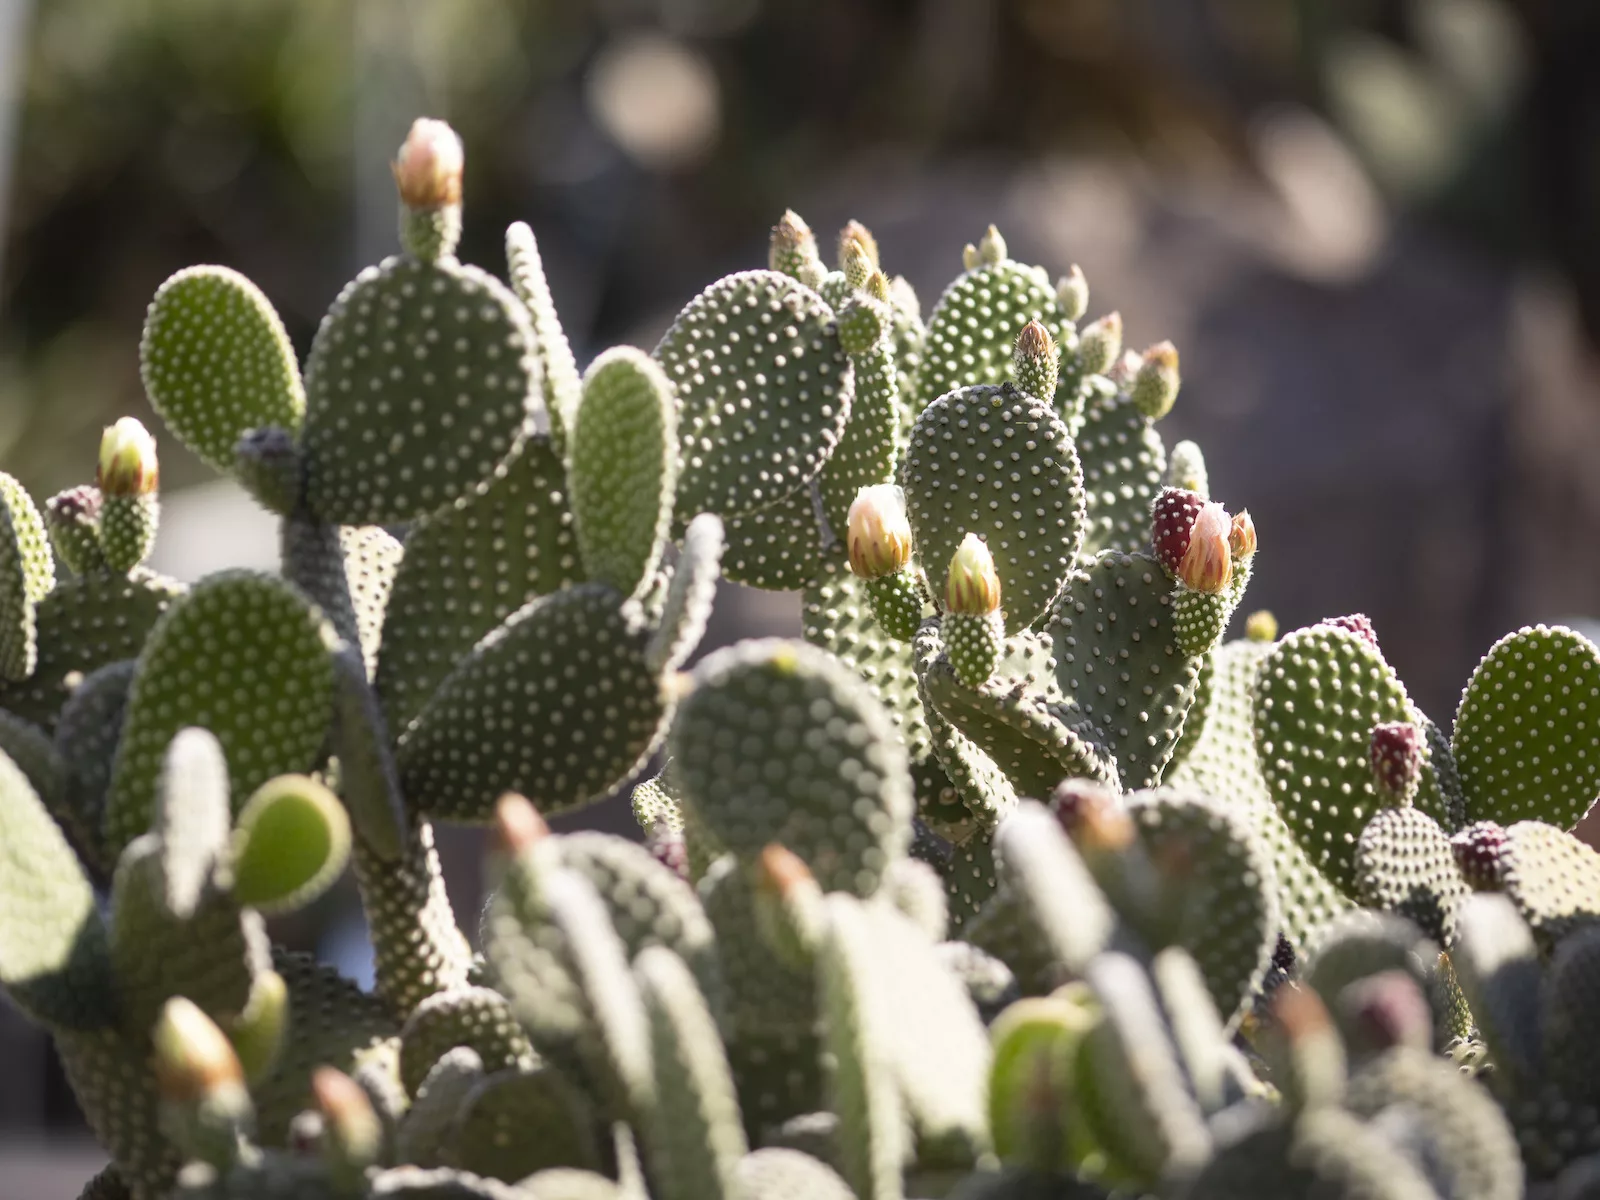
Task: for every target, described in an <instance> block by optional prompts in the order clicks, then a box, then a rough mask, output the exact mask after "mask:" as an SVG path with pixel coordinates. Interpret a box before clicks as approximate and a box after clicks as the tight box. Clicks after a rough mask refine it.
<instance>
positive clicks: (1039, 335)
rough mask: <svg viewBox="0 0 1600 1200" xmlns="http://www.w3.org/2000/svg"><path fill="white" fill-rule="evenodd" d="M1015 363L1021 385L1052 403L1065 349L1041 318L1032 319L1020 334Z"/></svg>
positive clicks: (1041, 398) (1028, 391)
mask: <svg viewBox="0 0 1600 1200" xmlns="http://www.w3.org/2000/svg"><path fill="white" fill-rule="evenodd" d="M1012 362H1013V365H1014V366H1015V368H1016V373H1017V387H1019V388H1020V389H1022V391H1023V392H1024V393H1025V394H1026V395H1029V396H1032V397H1034V398H1035V399H1036V400H1043V401H1045V402H1046V403H1050V402H1051V401H1053V400H1054V399H1055V394H1056V382H1057V380H1058V379H1059V377H1060V371H1061V350H1060V348H1059V347H1058V346H1057V345H1056V340H1055V338H1053V337H1051V336H1050V331H1049V330H1048V329H1046V328H1045V327H1044V326H1043V325H1041V324H1040V323H1039V322H1038V321H1029V322H1028V323H1027V324H1026V325H1024V326H1023V327H1022V332H1021V333H1019V334H1018V335H1017V344H1016V348H1015V350H1014V352H1013V355H1012Z"/></svg>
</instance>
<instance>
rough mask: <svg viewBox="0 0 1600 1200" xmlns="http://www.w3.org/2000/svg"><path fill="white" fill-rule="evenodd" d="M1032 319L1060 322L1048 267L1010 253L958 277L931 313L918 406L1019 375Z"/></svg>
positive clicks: (918, 380) (1049, 325)
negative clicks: (1019, 349) (1025, 330)
mask: <svg viewBox="0 0 1600 1200" xmlns="http://www.w3.org/2000/svg"><path fill="white" fill-rule="evenodd" d="M1029 321H1040V322H1042V323H1043V324H1044V326H1045V327H1046V328H1047V329H1055V328H1057V327H1058V326H1059V325H1060V316H1059V308H1058V305H1057V304H1056V296H1055V289H1054V288H1053V287H1051V286H1050V280H1049V277H1048V276H1047V275H1045V273H1044V272H1043V271H1039V270H1035V269H1034V268H1032V267H1027V266H1024V265H1023V264H1022V263H1019V262H1016V261H1014V260H1011V259H1006V260H1004V261H1002V262H998V263H994V264H986V265H983V266H979V267H977V268H975V269H973V270H970V271H967V272H966V273H964V274H963V275H961V276H960V277H958V278H957V279H956V280H955V281H954V282H953V283H951V284H950V286H949V287H947V288H946V289H945V290H944V293H943V294H942V295H941V296H940V297H939V299H938V302H937V303H936V304H935V305H934V306H933V312H932V313H930V314H929V316H928V326H927V332H926V334H925V335H924V338H923V340H922V345H921V347H920V358H921V364H920V366H919V367H918V370H917V377H916V409H917V411H921V410H922V409H923V408H926V407H927V406H928V405H929V404H931V403H933V401H934V400H935V399H937V398H938V397H940V396H942V395H944V394H945V393H946V392H948V391H950V390H951V389H952V388H958V387H962V386H964V385H969V384H1000V383H1003V382H1005V381H1006V380H1008V379H1011V378H1013V375H1014V372H1015V364H1014V363H1013V362H1012V349H1013V347H1014V346H1015V344H1016V340H1017V334H1018V333H1020V332H1021V331H1022V327H1023V326H1024V325H1026V324H1027V323H1028V322H1029ZM1046 399H1049V397H1046ZM947 561H948V560H947Z"/></svg>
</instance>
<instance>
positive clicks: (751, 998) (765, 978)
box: [700, 854, 817, 1120]
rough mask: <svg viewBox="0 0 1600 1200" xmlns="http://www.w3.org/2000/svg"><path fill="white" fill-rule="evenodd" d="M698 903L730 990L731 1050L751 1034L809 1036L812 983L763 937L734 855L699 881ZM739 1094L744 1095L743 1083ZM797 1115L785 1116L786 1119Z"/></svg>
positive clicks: (750, 893) (785, 1099)
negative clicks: (713, 935) (733, 1034)
mask: <svg viewBox="0 0 1600 1200" xmlns="http://www.w3.org/2000/svg"><path fill="white" fill-rule="evenodd" d="M700 899H701V902H702V903H703V904H704V905H705V911H706V917H707V918H708V919H709V920H710V922H711V925H712V927H713V928H714V929H715V930H716V933H717V946H718V951H719V954H720V956H721V960H722V975H723V979H724V981H725V982H726V986H727V1004H726V1008H727V1013H728V1020H727V1024H728V1025H730V1026H731V1027H732V1029H733V1030H735V1031H736V1032H737V1034H738V1035H739V1036H737V1037H734V1038H731V1039H730V1049H732V1050H735V1051H736V1050H737V1049H738V1045H737V1043H738V1041H739V1040H740V1038H742V1037H743V1036H744V1035H746V1034H747V1033H749V1032H751V1031H760V1032H762V1033H765V1034H770V1035H794V1036H796V1037H804V1036H809V1035H810V1034H811V1033H812V1031H813V1029H814V1028H815V1025H816V1020H817V1001H816V988H815V986H814V984H813V980H812V978H811V976H810V975H809V974H808V973H807V972H806V971H804V970H801V969H800V968H799V967H797V966H795V965H794V964H792V963H790V962H788V961H787V960H785V959H783V958H780V957H779V956H778V955H777V954H776V953H775V952H774V951H773V949H772V948H771V947H770V946H769V945H768V943H767V941H766V939H765V938H764V937H763V936H762V933H761V929H760V923H759V921H758V920H757V917H756V898H755V889H754V887H753V886H752V884H751V881H750V879H749V877H748V873H747V871H746V870H745V868H744V867H743V866H741V864H740V863H739V860H738V859H737V858H735V857H734V856H733V855H731V854H730V855H726V856H725V857H723V858H721V859H719V860H718V861H717V862H715V863H714V864H712V866H711V869H710V870H709V871H707V872H706V875H705V878H704V879H702V880H701V881H700ZM739 1065H740V1063H739V1061H738V1057H737V1054H735V1058H734V1066H735V1068H736V1069H737V1068H738V1067H739ZM813 1065H814V1064H813ZM740 1090H741V1092H743V1091H744V1090H745V1088H744V1084H743V1083H741V1084H740ZM790 1099H796V1100H797V1101H798V1100H799V1099H800V1097H798V1096H793V1095H791V1093H789V1092H787V1091H785V1092H783V1093H782V1101H783V1102H788V1101H789V1100H790ZM749 1101H750V1097H748V1096H747V1097H745V1103H746V1105H747V1106H748V1104H749ZM813 1107H814V1106H813ZM795 1111H796V1112H805V1111H807V1110H806V1109H804V1108H800V1109H796V1110H795ZM765 1115H766V1116H767V1117H768V1118H770V1117H771V1114H770V1113H769V1114H765ZM793 1115H794V1113H793V1112H786V1113H784V1114H783V1117H788V1116H793ZM777 1119H779V1120H781V1119H782V1117H779V1118H777Z"/></svg>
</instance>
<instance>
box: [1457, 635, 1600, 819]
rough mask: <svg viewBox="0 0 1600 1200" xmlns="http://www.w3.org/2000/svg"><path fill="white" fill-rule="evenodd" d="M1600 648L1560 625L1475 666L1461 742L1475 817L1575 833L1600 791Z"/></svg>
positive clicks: (1507, 641) (1506, 644)
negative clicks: (1540, 824)
mask: <svg viewBox="0 0 1600 1200" xmlns="http://www.w3.org/2000/svg"><path fill="white" fill-rule="evenodd" d="M1597 732H1600V649H1596V647H1595V645H1594V643H1593V642H1591V641H1590V640H1589V639H1588V638H1586V637H1584V636H1582V635H1581V634H1577V633H1574V632H1573V631H1572V630H1570V629H1564V628H1562V627H1560V626H1556V627H1555V628H1549V627H1546V626H1544V625H1538V626H1534V627H1533V628H1523V629H1519V630H1518V631H1517V632H1515V633H1510V634H1507V635H1506V636H1505V637H1503V638H1501V639H1500V640H1499V641H1498V642H1496V643H1495V644H1494V645H1493V646H1492V647H1491V648H1490V650H1489V653H1488V654H1486V655H1484V656H1483V661H1482V662H1480V663H1479V664H1478V666H1477V669H1476V670H1475V671H1473V673H1472V678H1471V679H1470V680H1469V681H1468V683H1467V686H1466V689H1465V690H1464V691H1463V692H1462V693H1461V706H1460V708H1459V709H1457V710H1456V723H1455V732H1454V735H1453V738H1452V746H1453V748H1454V750H1455V758H1456V766H1457V768H1458V769H1459V771H1460V773H1461V785H1462V788H1463V790H1465V792H1466V794H1467V797H1468V808H1469V813H1468V815H1469V816H1470V817H1471V819H1472V820H1474V821H1498V822H1499V823H1500V824H1502V825H1509V824H1511V823H1512V822H1513V821H1522V820H1537V821H1548V822H1550V823H1551V824H1552V825H1559V826H1561V827H1562V828H1563V829H1570V828H1572V827H1573V826H1574V825H1576V824H1577V823H1578V819H1579V818H1580V817H1582V816H1583V814H1584V813H1585V812H1587V811H1588V810H1589V806H1590V805H1591V804H1593V803H1594V799H1595V796H1596V795H1600V750H1597V749H1596V747H1595V739H1596V734H1597Z"/></svg>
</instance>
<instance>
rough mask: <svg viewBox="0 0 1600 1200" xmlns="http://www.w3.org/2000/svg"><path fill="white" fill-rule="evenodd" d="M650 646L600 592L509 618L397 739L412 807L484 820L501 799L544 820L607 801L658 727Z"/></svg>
mask: <svg viewBox="0 0 1600 1200" xmlns="http://www.w3.org/2000/svg"><path fill="white" fill-rule="evenodd" d="M645 643H646V631H645V630H643V629H642V628H639V627H637V626H636V624H635V623H634V622H632V621H631V620H630V619H629V618H628V616H627V614H626V613H625V612H624V611H623V609H622V606H621V600H620V597H619V596H618V595H617V593H615V592H614V591H612V590H611V589H610V588H608V587H605V586H603V585H600V584H586V585H583V586H582V587H577V588H572V589H570V590H568V591H565V592H561V593H559V594H557V595H554V596H547V597H545V598H544V599H542V600H536V601H534V602H533V603H532V604H530V605H528V606H527V607H526V608H524V609H522V610H521V611H520V612H518V613H516V614H514V615H513V616H512V617H511V618H510V619H509V620H507V621H506V623H505V624H504V625H502V626H501V627H500V629H499V630H497V631H496V632H495V633H494V634H493V635H492V636H490V637H487V638H485V639H484V640H483V642H482V643H480V644H479V645H478V647H477V649H475V650H474V651H473V652H472V654H471V655H470V656H469V657H468V658H467V659H466V660H464V661H463V662H462V664H461V665H460V666H459V667H457V668H456V670H455V671H454V672H452V673H451V675H450V677H449V678H448V679H446V680H445V682H444V683H443V684H441V685H440V687H439V690H438V692H437V693H436V694H435V695H434V697H433V699H432V700H431V701H429V703H428V707H427V708H426V709H424V710H423V712H422V715H421V716H420V717H419V718H418V719H417V721H416V723H415V724H414V725H413V726H412V728H411V729H410V730H409V731H408V732H407V733H406V734H405V735H404V736H403V737H402V739H401V742H400V750H399V755H398V759H397V761H398V764H399V767H400V780H401V786H402V789H403V791H404V793H405V795H406V796H407V798H408V800H409V802H410V803H411V804H413V805H415V806H418V807H420V808H421V809H422V810H424V811H426V812H430V813H434V814H437V815H440V816H444V817H448V818H450V819H452V820H458V821H487V820H488V819H489V818H490V816H491V815H492V813H493V810H494V804H495V801H497V800H498V799H499V798H500V796H501V795H502V794H504V793H505V792H506V791H515V792H520V793H522V794H523V795H526V796H527V797H529V798H530V799H531V800H532V801H533V802H534V804H535V805H537V806H538V807H539V809H540V811H542V812H545V813H555V812H562V811H565V810H566V809H570V808H575V807H577V806H579V805H581V804H584V803H586V802H587V801H590V800H595V799H598V798H599V797H600V796H602V795H604V794H605V793H606V792H607V791H608V790H609V789H611V788H612V787H615V786H616V785H617V784H619V783H621V782H622V781H623V780H624V779H626V778H627V777H628V776H629V775H630V774H632V773H633V772H634V771H635V770H637V769H638V767H639V766H640V764H641V763H643V761H644V759H645V758H646V757H647V756H648V755H649V753H650V751H651V749H652V748H653V747H654V746H655V743H656V739H657V736H658V733H659V730H660V727H661V724H662V719H663V717H664V716H665V712H666V709H665V702H664V700H663V698H662V693H661V683H660V680H659V678H658V677H657V675H656V674H655V672H653V671H652V670H650V665H649V663H648V661H647V660H646V658H645ZM534 730H537V731H538V732H537V734H534V735H533V736H529V734H530V731H534Z"/></svg>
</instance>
